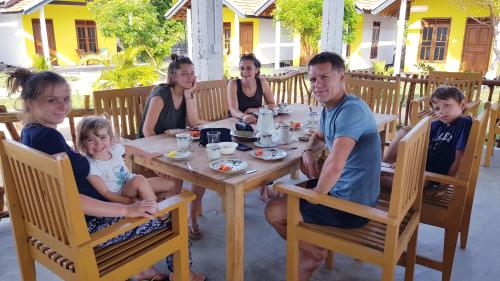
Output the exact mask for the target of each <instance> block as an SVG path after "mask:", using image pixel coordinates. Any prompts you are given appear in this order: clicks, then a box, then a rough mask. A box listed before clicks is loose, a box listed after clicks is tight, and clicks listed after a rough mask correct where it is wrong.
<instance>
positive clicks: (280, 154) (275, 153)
mask: <svg viewBox="0 0 500 281" xmlns="http://www.w3.org/2000/svg"><path fill="white" fill-rule="evenodd" d="M256 151H257V150H252V152H250V154H251V155H252V156H253V157H256V158H259V159H262V160H266V161H267V160H269V161H272V160H279V159H282V158H285V157H286V152H285V151H283V150H281V149H277V148H263V149H262V152H263V154H262V155H255V152H256Z"/></svg>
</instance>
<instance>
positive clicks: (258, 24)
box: [165, 0, 300, 66]
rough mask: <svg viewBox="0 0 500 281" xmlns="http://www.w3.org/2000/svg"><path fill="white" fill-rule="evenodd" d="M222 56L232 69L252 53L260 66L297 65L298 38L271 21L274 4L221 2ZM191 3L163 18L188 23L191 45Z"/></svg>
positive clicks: (250, 0) (270, 0)
mask: <svg viewBox="0 0 500 281" xmlns="http://www.w3.org/2000/svg"><path fill="white" fill-rule="evenodd" d="M222 4H223V9H222V21H223V26H222V27H223V32H222V38H221V40H223V52H224V56H225V57H226V60H227V61H229V63H230V64H231V65H237V64H238V61H239V56H240V55H241V54H248V53H254V54H255V55H256V56H257V58H258V59H259V60H260V61H261V63H262V64H263V65H274V66H279V65H282V66H283V65H291V64H294V65H297V64H298V63H299V58H300V37H298V36H294V35H293V33H292V32H291V31H289V30H288V29H286V28H284V27H282V26H281V25H280V24H279V23H275V22H274V21H273V17H272V12H273V11H274V9H275V4H274V0H230V1H229V0H222ZM190 10H191V1H189V0H179V1H177V2H176V3H175V4H174V6H172V8H171V9H170V10H169V11H168V12H167V14H166V15H165V16H166V17H167V18H169V19H170V18H174V19H180V20H187V23H188V24H187V27H188V28H187V29H188V48H189V47H190V45H191V42H189V41H190V36H189V34H190V22H191V13H190Z"/></svg>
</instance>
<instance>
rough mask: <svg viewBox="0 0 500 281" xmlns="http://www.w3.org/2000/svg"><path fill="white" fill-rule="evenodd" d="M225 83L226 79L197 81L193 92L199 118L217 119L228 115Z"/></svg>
mask: <svg viewBox="0 0 500 281" xmlns="http://www.w3.org/2000/svg"><path fill="white" fill-rule="evenodd" d="M227 83H228V81H227V80H213V81H203V82H198V85H197V87H196V90H195V91H194V93H193V94H194V99H195V103H196V109H197V110H198V117H199V118H200V119H202V120H207V121H217V120H221V119H225V118H227V117H228V116H229V103H228V101H227Z"/></svg>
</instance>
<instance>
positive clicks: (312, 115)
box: [307, 111, 319, 130]
mask: <svg viewBox="0 0 500 281" xmlns="http://www.w3.org/2000/svg"><path fill="white" fill-rule="evenodd" d="M318 126H319V113H318V112H317V111H311V112H309V115H308V117H307V128H308V129H309V130H316V129H318Z"/></svg>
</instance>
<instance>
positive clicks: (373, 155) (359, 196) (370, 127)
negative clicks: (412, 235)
mask: <svg viewBox="0 0 500 281" xmlns="http://www.w3.org/2000/svg"><path fill="white" fill-rule="evenodd" d="M320 131H321V132H322V133H323V134H324V136H325V142H326V145H327V146H328V149H329V150H330V151H331V150H332V145H333V141H334V140H335V139H336V138H338V137H349V138H352V139H354V140H355V141H356V144H355V145H354V148H353V150H352V151H351V154H349V157H348V158H347V162H346V164H345V167H344V171H342V175H341V176H340V178H339V180H338V181H337V182H336V183H335V185H334V186H333V187H332V189H331V191H330V194H331V195H332V196H335V197H338V198H342V199H345V200H349V201H353V202H357V203H360V204H364V205H369V206H373V205H374V204H375V203H376V201H377V198H378V196H379V192H380V166H381V151H380V135H379V132H378V129H377V123H376V122H375V118H374V117H373V113H372V111H371V110H370V108H369V107H368V105H367V104H366V103H365V102H364V101H362V100H360V99H359V98H358V97H355V96H345V97H344V98H343V99H342V101H340V103H339V104H338V105H337V106H335V107H334V108H330V109H326V108H324V109H323V111H322V113H321V119H320Z"/></svg>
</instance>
